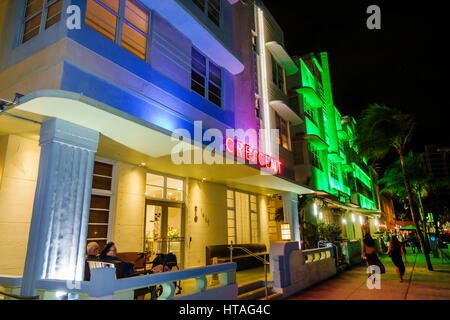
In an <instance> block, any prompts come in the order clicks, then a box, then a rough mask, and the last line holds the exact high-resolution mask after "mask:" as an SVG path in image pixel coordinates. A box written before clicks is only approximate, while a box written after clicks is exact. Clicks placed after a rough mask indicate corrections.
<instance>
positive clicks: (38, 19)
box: [22, 0, 62, 43]
mask: <svg viewBox="0 0 450 320" xmlns="http://www.w3.org/2000/svg"><path fill="white" fill-rule="evenodd" d="M61 9H62V0H27V3H26V7H25V15H24V19H23V23H24V26H23V36H22V43H25V42H27V41H28V40H30V39H32V38H34V37H35V36H37V35H38V34H39V32H40V30H41V23H42V18H43V17H44V18H45V26H44V27H45V29H47V28H49V27H51V26H52V25H54V24H55V23H57V22H58V21H59V20H61Z"/></svg>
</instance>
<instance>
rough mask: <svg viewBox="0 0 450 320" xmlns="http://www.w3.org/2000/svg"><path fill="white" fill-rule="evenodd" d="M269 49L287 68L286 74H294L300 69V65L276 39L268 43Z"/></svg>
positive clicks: (285, 68)
mask: <svg viewBox="0 0 450 320" xmlns="http://www.w3.org/2000/svg"><path fill="white" fill-rule="evenodd" d="M266 47H267V49H269V51H270V53H271V54H272V56H273V57H274V59H275V60H276V61H277V62H278V63H279V64H280V65H281V66H282V67H283V68H284V70H286V75H287V76H290V75H293V74H294V73H296V72H297V71H298V67H297V65H296V64H295V62H294V61H293V60H292V58H291V57H290V56H289V54H288V53H287V52H286V50H285V49H284V48H283V47H282V46H281V45H280V44H279V43H278V42H276V41H271V42H267V43H266Z"/></svg>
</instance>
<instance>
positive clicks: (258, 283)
mask: <svg viewBox="0 0 450 320" xmlns="http://www.w3.org/2000/svg"><path fill="white" fill-rule="evenodd" d="M262 286H264V281H262V280H255V281H250V282H246V283H244V284H242V285H240V286H239V288H238V295H240V294H243V293H246V292H249V291H252V290H255V289H258V288H260V287H262Z"/></svg>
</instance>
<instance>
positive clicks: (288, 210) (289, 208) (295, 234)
mask: <svg viewBox="0 0 450 320" xmlns="http://www.w3.org/2000/svg"><path fill="white" fill-rule="evenodd" d="M282 198H283V213H284V222H286V223H289V225H290V226H291V239H292V241H298V243H299V245H300V226H299V223H298V196H297V194H296V193H293V192H283V194H282Z"/></svg>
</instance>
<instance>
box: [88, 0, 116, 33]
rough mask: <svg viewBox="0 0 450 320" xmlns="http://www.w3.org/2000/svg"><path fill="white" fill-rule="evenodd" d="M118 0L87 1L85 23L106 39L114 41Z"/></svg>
mask: <svg viewBox="0 0 450 320" xmlns="http://www.w3.org/2000/svg"><path fill="white" fill-rule="evenodd" d="M118 16H119V0H87V6H86V19H85V23H86V25H87V26H89V27H91V28H92V29H94V30H95V31H97V32H98V33H100V34H102V35H104V36H105V37H107V38H108V39H110V40H112V41H115V40H116V29H117V21H118Z"/></svg>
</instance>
